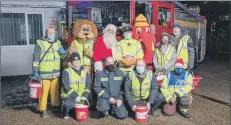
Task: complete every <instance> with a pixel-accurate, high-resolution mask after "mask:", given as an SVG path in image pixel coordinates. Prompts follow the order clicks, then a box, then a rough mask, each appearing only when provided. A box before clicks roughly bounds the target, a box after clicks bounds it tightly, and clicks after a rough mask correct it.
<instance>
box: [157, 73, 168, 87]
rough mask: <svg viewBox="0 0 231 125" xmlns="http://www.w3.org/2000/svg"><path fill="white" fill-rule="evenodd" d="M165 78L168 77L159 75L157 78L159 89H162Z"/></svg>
mask: <svg viewBox="0 0 231 125" xmlns="http://www.w3.org/2000/svg"><path fill="white" fill-rule="evenodd" d="M165 77H166V75H159V76H157V77H156V80H157V83H158V86H159V87H161V85H162V82H163V80H164V78H165Z"/></svg>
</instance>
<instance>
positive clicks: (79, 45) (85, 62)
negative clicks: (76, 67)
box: [74, 39, 93, 66]
mask: <svg viewBox="0 0 231 125" xmlns="http://www.w3.org/2000/svg"><path fill="white" fill-rule="evenodd" d="M74 43H75V45H76V46H77V48H78V53H79V55H80V58H81V65H82V66H89V65H91V58H90V57H88V56H86V55H84V50H85V49H87V48H89V47H93V41H91V42H89V43H87V44H86V43H81V42H79V41H77V40H76V39H74Z"/></svg>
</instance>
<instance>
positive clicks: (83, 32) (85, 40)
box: [67, 20, 98, 58]
mask: <svg viewBox="0 0 231 125" xmlns="http://www.w3.org/2000/svg"><path fill="white" fill-rule="evenodd" d="M73 36H74V38H75V39H74V40H73V41H72V43H71V46H70V47H69V48H68V50H67V53H68V56H70V55H71V54H72V53H73V52H77V53H82V52H78V45H76V43H81V44H86V45H87V46H89V47H88V48H87V49H85V50H84V54H85V55H87V56H88V57H90V58H92V56H93V54H92V53H93V43H94V41H95V38H96V37H97V36H98V30H97V27H96V25H95V24H94V23H93V22H91V21H89V20H80V21H78V22H76V23H75V24H74V25H73ZM86 45H84V46H86Z"/></svg>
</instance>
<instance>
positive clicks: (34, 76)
mask: <svg viewBox="0 0 231 125" xmlns="http://www.w3.org/2000/svg"><path fill="white" fill-rule="evenodd" d="M33 79H34V80H37V81H39V73H38V71H33Z"/></svg>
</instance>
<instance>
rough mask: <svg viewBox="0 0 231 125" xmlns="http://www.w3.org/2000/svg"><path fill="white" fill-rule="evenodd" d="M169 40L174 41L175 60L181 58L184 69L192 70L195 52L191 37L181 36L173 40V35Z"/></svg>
mask: <svg viewBox="0 0 231 125" xmlns="http://www.w3.org/2000/svg"><path fill="white" fill-rule="evenodd" d="M170 38H172V40H173V41H174V43H173V44H174V45H175V47H176V49H177V59H180V58H182V59H183V61H184V65H185V67H184V69H187V68H191V69H192V68H193V67H194V59H195V50H194V44H193V41H192V39H191V37H190V36H188V35H183V34H182V35H181V36H179V38H175V37H174V36H173V35H171V37H170Z"/></svg>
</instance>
